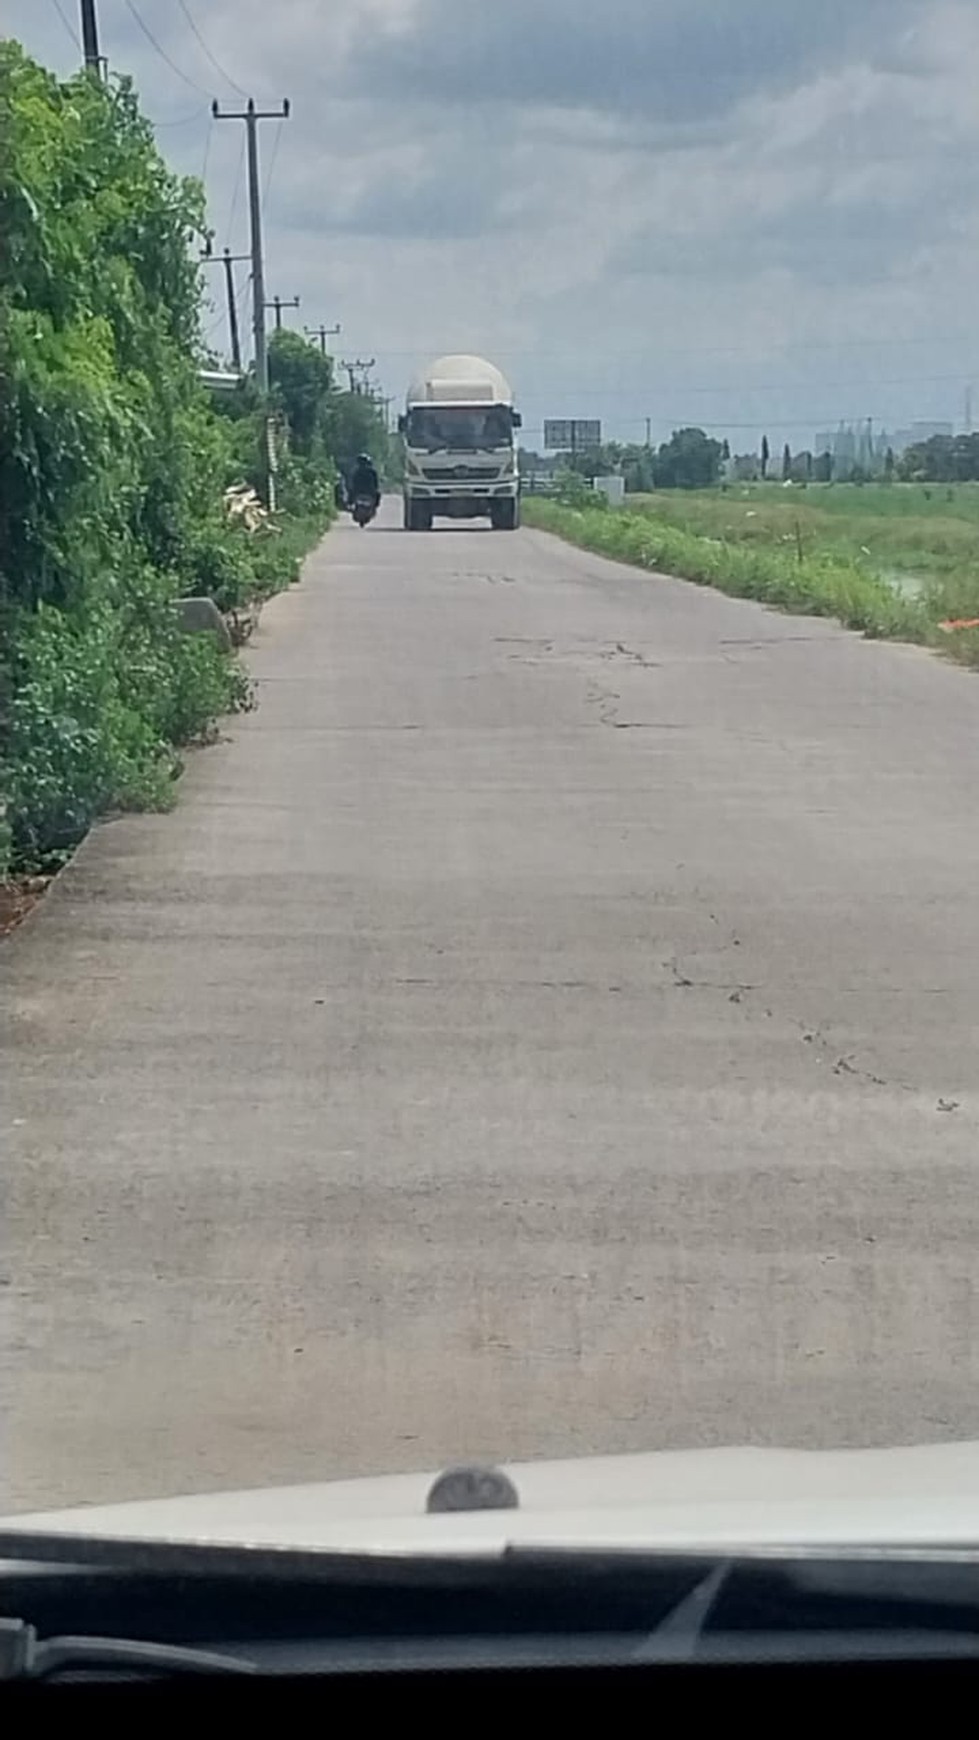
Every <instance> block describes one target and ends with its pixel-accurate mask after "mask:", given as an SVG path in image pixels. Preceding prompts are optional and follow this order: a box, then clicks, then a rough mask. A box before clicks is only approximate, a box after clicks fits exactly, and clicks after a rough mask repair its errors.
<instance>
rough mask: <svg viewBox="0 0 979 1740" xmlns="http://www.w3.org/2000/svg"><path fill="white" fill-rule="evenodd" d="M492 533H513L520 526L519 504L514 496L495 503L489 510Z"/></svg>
mask: <svg viewBox="0 0 979 1740" xmlns="http://www.w3.org/2000/svg"><path fill="white" fill-rule="evenodd" d="M490 519H491V521H492V525H493V530H494V532H515V531H516V529H517V527H518V526H519V524H520V503H519V501H518V500H517V498H516V496H508V497H507V499H506V500H505V501H495V502H494V503H493V506H492V509H491V510H490Z"/></svg>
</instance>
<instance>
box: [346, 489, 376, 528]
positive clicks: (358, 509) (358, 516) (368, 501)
mask: <svg viewBox="0 0 979 1740" xmlns="http://www.w3.org/2000/svg"><path fill="white" fill-rule="evenodd" d="M350 512H351V515H352V517H353V518H354V519H355V520H356V522H357V524H358V526H360V527H361V528H363V527H364V526H366V525H367V524H368V522H369V521H370V520H372V519H373V518H374V515H375V514H376V513H377V503H376V501H375V500H374V497H373V496H372V495H358V496H355V497H354V501H353V506H352V507H351V509H350Z"/></svg>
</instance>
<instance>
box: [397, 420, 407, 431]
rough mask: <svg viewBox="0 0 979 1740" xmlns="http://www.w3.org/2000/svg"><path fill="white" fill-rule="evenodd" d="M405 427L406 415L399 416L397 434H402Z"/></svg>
mask: <svg viewBox="0 0 979 1740" xmlns="http://www.w3.org/2000/svg"><path fill="white" fill-rule="evenodd" d="M407 427H408V419H407V417H399V418H398V434H399V435H403V434H404V432H405V430H406V429H407Z"/></svg>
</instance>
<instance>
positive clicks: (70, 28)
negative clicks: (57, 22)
mask: <svg viewBox="0 0 979 1740" xmlns="http://www.w3.org/2000/svg"><path fill="white" fill-rule="evenodd" d="M51 4H52V6H53V7H54V9H55V11H56V12H57V14H58V17H59V18H60V19H61V22H62V24H63V25H64V27H65V29H66V30H67V32H68V35H69V36H70V37H71V40H72V42H73V43H74V44H75V47H76V48H77V49H78V51H79V53H81V47H82V45H81V43H80V42H79V40H78V32H77V31H76V30H75V28H74V25H72V24H71V23H70V22H69V20H68V19H67V18H66V17H65V14H64V10H63V8H62V5H61V0H51Z"/></svg>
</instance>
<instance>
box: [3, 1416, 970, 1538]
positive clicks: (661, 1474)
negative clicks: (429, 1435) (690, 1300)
mask: <svg viewBox="0 0 979 1740" xmlns="http://www.w3.org/2000/svg"><path fill="white" fill-rule="evenodd" d="M507 1472H508V1474H509V1475H510V1478H511V1479H512V1481H513V1482H514V1484H515V1486H516V1488H517V1492H518V1494H519V1498H520V1505H519V1509H517V1510H497V1511H480V1512H474V1513H465V1514H458V1513H457V1514H452V1515H428V1514H427V1513H426V1509H425V1501H426V1497H427V1494H428V1491H429V1489H430V1487H431V1485H432V1482H433V1480H434V1478H435V1477H436V1473H437V1471H432V1472H431V1473H426V1474H409V1475H392V1476H384V1477H381V1478H378V1479H366V1480H349V1481H333V1482H329V1483H325V1484H323V1485H315V1486H293V1487H280V1488H268V1489H264V1490H259V1491H254V1492H216V1493H206V1494H198V1495H194V1496H192V1497H185V1498H165V1499H155V1500H151V1501H148V1502H139V1503H129V1504H115V1505H110V1506H105V1507H102V1506H91V1507H88V1506H86V1507H83V1508H80V1509H74V1510H66V1511H48V1512H43V1513H35V1514H31V1515H18V1516H13V1517H8V1518H2V1519H0V1533H2V1534H3V1535H5V1536H7V1537H8V1539H9V1537H10V1536H11V1535H13V1534H21V1533H26V1534H37V1533H41V1532H43V1533H52V1534H58V1535H65V1534H70V1535H86V1536H89V1537H93V1536H94V1537H98V1538H100V1539H104V1540H114V1541H119V1540H130V1541H136V1540H141V1541H154V1542H160V1541H168V1542H175V1543H181V1544H195V1545H203V1544H209V1545H213V1546H235V1547H262V1548H266V1549H269V1548H273V1549H301V1550H303V1551H306V1552H309V1551H314V1552H324V1553H374V1554H425V1555H431V1554H435V1555H439V1554H480V1555H487V1556H491V1557H492V1556H495V1555H497V1554H498V1553H500V1552H501V1551H502V1550H503V1548H504V1547H506V1546H507V1545H508V1544H510V1543H513V1544H517V1545H521V1546H524V1547H527V1546H539V1547H544V1548H546V1547H562V1548H573V1547H580V1548H583V1549H596V1548H603V1547H604V1548H633V1549H636V1548H647V1549H652V1550H661V1551H678V1550H679V1551H683V1550H691V1551H704V1552H710V1551H730V1550H738V1549H740V1550H744V1551H749V1552H750V1551H758V1550H762V1551H771V1550H775V1551H778V1550H781V1551H785V1550H788V1549H792V1548H802V1549H805V1548H815V1549H817V1550H819V1549H822V1550H827V1549H831V1548H834V1547H844V1548H845V1547H849V1548H853V1547H864V1548H867V1547H869V1548H882V1547H890V1548H913V1547H949V1546H958V1547H974V1548H976V1549H979V1444H977V1443H968V1444H935V1445H928V1446H924V1447H920V1448H907V1449H895V1450H837V1451H829V1452H825V1451H801V1450H759V1449H720V1450H694V1451H684V1452H679V1453H678V1452H673V1451H669V1452H657V1453H655V1454H651V1455H642V1456H612V1457H593V1458H586V1459H581V1460H576V1461H569V1462H532V1463H525V1464H510V1465H508V1467H507Z"/></svg>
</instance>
